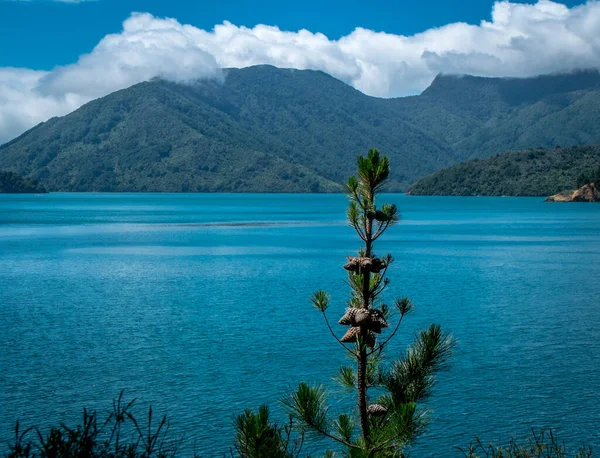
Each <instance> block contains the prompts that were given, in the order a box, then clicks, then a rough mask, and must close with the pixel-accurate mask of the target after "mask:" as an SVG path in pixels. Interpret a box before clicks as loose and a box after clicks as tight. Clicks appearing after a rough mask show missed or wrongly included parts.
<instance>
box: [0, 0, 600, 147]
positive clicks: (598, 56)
mask: <svg viewBox="0 0 600 458" xmlns="http://www.w3.org/2000/svg"><path fill="white" fill-rule="evenodd" d="M67 1H68V0H67ZM71 1H75V0H71ZM599 63H600V2H597V1H590V2H588V3H587V4H585V5H581V6H577V7H573V8H568V7H566V6H565V5H562V4H560V3H555V2H552V1H550V0H539V1H538V2H537V3H535V4H516V3H510V2H496V3H495V5H494V7H493V11H492V17H491V19H490V20H484V21H482V22H481V23H480V24H479V25H469V24H465V23H453V24H448V25H446V26H443V27H439V28H434V29H429V30H426V31H424V32H422V33H418V34H415V35H411V36H403V35H394V34H388V33H382V32H373V31H371V30H367V29H362V28H357V29H356V30H354V31H353V32H352V33H350V34H349V35H347V36H344V37H342V38H340V39H339V40H330V39H328V38H327V37H326V36H325V35H323V34H321V33H312V32H309V31H307V30H300V31H298V32H286V31H282V30H280V29H279V28H277V27H273V26H268V25H257V26H256V27H253V28H247V27H239V26H236V25H234V24H231V23H229V22H225V23H223V24H220V25H217V26H215V28H214V29H213V30H212V31H206V30H202V29H199V28H196V27H194V26H191V25H184V24H181V23H179V22H178V21H176V20H174V19H160V18H155V17H153V16H152V15H150V14H139V13H135V14H133V15H132V16H131V17H130V18H128V19H127V20H126V21H125V22H124V23H123V31H122V32H121V33H119V34H112V35H107V36H106V37H104V38H103V39H102V40H101V41H100V43H98V45H97V46H96V47H95V48H94V49H93V50H92V51H91V52H90V53H89V54H86V55H83V56H81V57H80V58H79V60H78V61H77V62H76V63H74V64H72V65H68V66H64V67H57V68H55V69H54V70H52V71H50V72H38V71H33V70H27V69H11V68H4V69H0V142H1V141H5V140H8V139H10V138H11V137H13V136H15V135H17V134H19V133H21V132H22V131H24V130H25V129H27V128H29V127H31V126H32V125H34V124H35V123H37V122H40V121H43V120H45V119H47V118H48V117H50V116H53V115H62V114H65V113H67V112H69V111H71V110H73V109H74V108H76V107H77V106H79V105H81V104H82V103H84V102H86V101H89V100H91V99H93V98H96V97H99V96H102V95H105V94H108V93H109V92H112V91H114V90H117V89H121V88H124V87H127V86H130V85H132V84H135V83H137V82H140V81H145V80H148V79H150V78H152V77H156V76H158V77H161V78H165V79H169V80H173V81H190V80H193V79H196V78H210V77H214V76H216V75H219V74H220V72H219V70H220V68H222V67H246V66H249V65H256V64H272V65H276V66H279V67H293V68H298V69H318V70H323V71H325V72H327V73H329V74H331V75H333V76H335V77H337V78H339V79H341V80H343V81H345V82H347V83H348V84H351V85H352V86H354V87H355V88H357V89H359V90H361V91H363V92H365V93H367V94H370V95H375V96H382V97H390V96H401V95H408V94H415V93H418V92H420V91H422V90H423V89H424V88H425V87H426V86H427V85H428V84H429V83H430V82H431V80H432V79H433V77H434V76H435V75H436V74H437V73H439V72H445V73H469V74H474V75H482V76H531V75H536V74H540V73H548V72H559V71H569V70H573V69H577V68H598V66H599Z"/></svg>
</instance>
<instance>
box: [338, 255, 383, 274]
mask: <svg viewBox="0 0 600 458" xmlns="http://www.w3.org/2000/svg"><path fill="white" fill-rule="evenodd" d="M347 259H348V262H347V263H346V264H345V265H344V269H346V270H348V271H350V272H355V273H359V272H363V271H369V272H374V273H379V272H381V269H383V268H384V267H385V262H383V261H382V260H381V259H379V258H365V257H357V258H355V257H352V256H348V258H347Z"/></svg>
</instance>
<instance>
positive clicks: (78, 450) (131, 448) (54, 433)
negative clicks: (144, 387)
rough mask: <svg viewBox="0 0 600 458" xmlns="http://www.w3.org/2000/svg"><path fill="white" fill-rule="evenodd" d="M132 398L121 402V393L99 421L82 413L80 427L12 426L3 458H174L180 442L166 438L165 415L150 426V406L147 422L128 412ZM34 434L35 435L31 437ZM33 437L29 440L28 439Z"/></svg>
mask: <svg viewBox="0 0 600 458" xmlns="http://www.w3.org/2000/svg"><path fill="white" fill-rule="evenodd" d="M134 402H135V399H134V400H132V401H130V402H127V403H126V402H124V400H123V392H121V394H120V395H119V397H118V398H117V399H116V400H115V401H113V410H112V412H111V413H110V414H109V415H108V416H107V417H106V419H104V420H103V421H100V420H99V418H98V414H97V413H96V412H89V411H87V410H86V409H84V410H83V420H82V423H81V424H80V425H77V426H76V427H74V428H72V427H69V426H66V425H64V424H61V425H60V426H59V427H52V428H50V430H49V431H48V432H47V433H45V434H44V433H43V432H42V431H40V430H39V429H38V428H36V427H31V428H28V429H26V430H24V431H21V430H20V425H19V422H17V423H16V426H15V438H14V441H13V442H12V443H11V444H9V453H8V454H7V455H6V457H7V458H80V457H81V458H151V457H156V458H167V457H175V456H176V455H177V450H178V446H179V443H180V441H176V440H173V439H171V438H170V437H169V434H168V429H169V423H168V421H167V418H166V416H163V417H162V418H160V419H159V421H158V423H156V424H154V423H153V413H152V407H150V408H149V409H148V417H147V422H146V423H145V424H142V423H140V422H138V420H137V418H136V416H135V415H134V414H133V412H132V407H133V405H134ZM34 433H35V434H34ZM32 436H33V438H32Z"/></svg>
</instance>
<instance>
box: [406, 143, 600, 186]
mask: <svg viewBox="0 0 600 458" xmlns="http://www.w3.org/2000/svg"><path fill="white" fill-rule="evenodd" d="M596 178H598V179H600V145H593V146H579V147H570V148H546V149H544V148H540V149H532V150H528V151H516V152H507V153H503V154H499V155H496V156H493V157H490V158H487V159H483V160H480V159H473V160H470V161H468V162H464V163H460V164H457V165H454V166H452V167H449V168H446V169H443V170H440V171H439V172H436V173H434V174H432V175H428V176H426V177H425V178H423V179H421V180H419V181H418V182H416V183H415V184H414V185H413V186H412V187H411V188H410V189H409V191H408V193H409V194H411V195H416V196H549V195H552V194H557V193H560V192H561V191H564V190H570V189H574V188H579V187H581V186H582V185H583V184H586V183H589V182H591V181H593V180H594V179H596Z"/></svg>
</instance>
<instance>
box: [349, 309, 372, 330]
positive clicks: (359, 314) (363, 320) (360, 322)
mask: <svg viewBox="0 0 600 458" xmlns="http://www.w3.org/2000/svg"><path fill="white" fill-rule="evenodd" d="M370 322H371V316H370V313H369V311H368V310H366V309H356V312H355V313H354V323H353V325H354V326H366V325H368V324H369V323H370Z"/></svg>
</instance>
